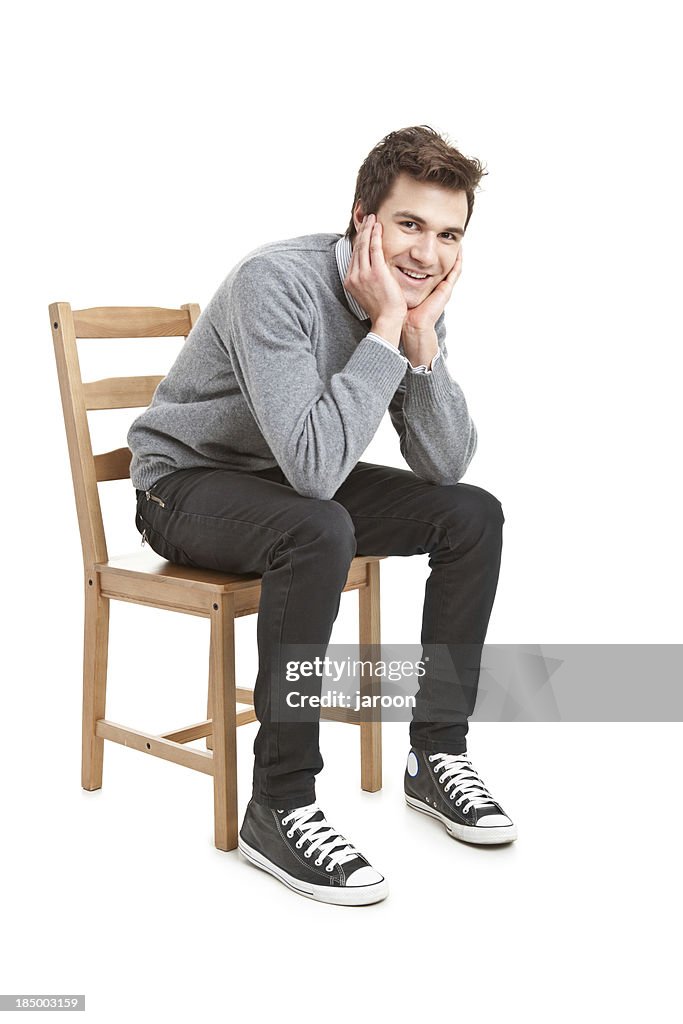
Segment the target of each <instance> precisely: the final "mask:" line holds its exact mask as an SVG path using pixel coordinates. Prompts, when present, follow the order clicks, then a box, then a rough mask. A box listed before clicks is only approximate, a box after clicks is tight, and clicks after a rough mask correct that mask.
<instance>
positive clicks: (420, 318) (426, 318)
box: [401, 245, 462, 367]
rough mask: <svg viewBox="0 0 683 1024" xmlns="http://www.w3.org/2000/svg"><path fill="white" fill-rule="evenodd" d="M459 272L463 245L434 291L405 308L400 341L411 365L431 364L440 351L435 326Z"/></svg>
mask: <svg viewBox="0 0 683 1024" xmlns="http://www.w3.org/2000/svg"><path fill="white" fill-rule="evenodd" d="M461 273H462V245H461V246H460V249H459V250H458V255H457V257H456V259H455V263H454V264H453V267H452V268H451V270H450V271H449V272H448V274H447V275H446V277H444V279H443V281H440V282H439V283H438V285H437V286H436V288H435V289H434V291H432V292H430V293H429V295H428V296H427V298H426V299H424V300H423V301H422V302H421V303H420V304H419V306H413V308H412V309H409V310H408V312H407V314H406V317H405V320H404V322H403V330H402V332H401V341H402V343H403V351H404V352H405V354H406V357H407V359H408V360H409V362H410V363H411V365H412V366H427V367H429V366H431V362H432V359H433V358H434V356H435V355H436V353H437V352H438V351H439V343H438V340H437V337H436V331H435V330H434V325H435V324H436V321H437V320H438V319H439V317H440V316H441V314H442V313H443V311H444V309H445V308H446V303H447V302H448V300H449V299H450V297H451V295H452V294H453V288H454V287H455V282H456V281H457V280H458V278H459V277H460V274H461Z"/></svg>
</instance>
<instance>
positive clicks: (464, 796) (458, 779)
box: [429, 754, 495, 814]
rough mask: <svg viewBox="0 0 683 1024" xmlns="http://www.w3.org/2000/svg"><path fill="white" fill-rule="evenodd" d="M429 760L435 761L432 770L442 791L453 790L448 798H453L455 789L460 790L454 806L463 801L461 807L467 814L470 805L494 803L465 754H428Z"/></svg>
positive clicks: (480, 805)
mask: <svg viewBox="0 0 683 1024" xmlns="http://www.w3.org/2000/svg"><path fill="white" fill-rule="evenodd" d="M429 760H430V761H436V762H437V763H436V764H435V765H434V772H435V773H436V774H437V775H438V776H439V782H441V784H442V785H443V788H444V792H445V793H448V792H449V790H451V789H452V790H453V792H452V793H450V799H451V800H455V793H456V790H459V791H460V796H459V797H458V799H457V800H456V801H455V806H456V807H459V806H460V804H461V803H463V801H464V803H463V808H462V809H463V813H464V814H467V812H468V811H469V809H470V807H477V808H478V807H488V806H490V805H491V804H495V800H494V799H493V797H492V796H491V794H490V793H489V791H488V789H487V788H486V786H485V785H484V783H483V782H482V781H481V779H480V778H479V776H478V774H477V772H476V771H475V769H474V768H473V766H472V762H471V761H470V760H469V759H468V757H467V755H466V754H430V755H429ZM442 769H443V770H442Z"/></svg>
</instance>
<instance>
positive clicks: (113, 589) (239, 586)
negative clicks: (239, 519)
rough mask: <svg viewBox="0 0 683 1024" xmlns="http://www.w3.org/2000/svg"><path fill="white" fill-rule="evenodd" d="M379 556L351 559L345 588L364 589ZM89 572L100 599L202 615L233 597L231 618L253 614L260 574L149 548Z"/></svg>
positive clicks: (125, 555)
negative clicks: (188, 561) (177, 558)
mask: <svg viewBox="0 0 683 1024" xmlns="http://www.w3.org/2000/svg"><path fill="white" fill-rule="evenodd" d="M384 557H386V556H384V555H358V556H356V557H355V558H354V559H353V561H352V562H351V565H350V567H349V574H348V578H347V581H346V586H345V587H344V590H345V591H346V590H354V589H357V588H358V587H364V586H365V583H366V577H367V565H368V563H369V562H379V561H381V560H382V558H384ZM94 568H95V572H96V573H97V574H98V575H99V577H100V590H101V593H102V596H103V597H110V598H115V599H117V600H119V601H132V602H133V603H135V604H150V605H154V606H157V607H165V608H169V609H175V610H176V611H184V612H188V613H190V614H193V615H207V614H209V611H210V608H211V604H212V601H213V600H214V598H215V596H216V595H217V594H227V593H233V594H234V595H235V614H236V615H252V614H254V613H256V612H257V611H258V605H259V601H260V594H261V575H260V574H259V573H230V572H220V571H217V570H214V569H203V568H195V567H194V566H188V565H178V564H177V563H176V562H169V561H168V560H167V559H166V558H162V557H161V556H160V555H157V554H156V552H154V551H153V550H152V549H151V548H144V549H143V550H141V551H133V552H131V553H130V554H124V555H117V556H115V557H114V558H110V559H108V561H106V562H96V563H95V566H94Z"/></svg>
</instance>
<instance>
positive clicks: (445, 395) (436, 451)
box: [389, 313, 477, 484]
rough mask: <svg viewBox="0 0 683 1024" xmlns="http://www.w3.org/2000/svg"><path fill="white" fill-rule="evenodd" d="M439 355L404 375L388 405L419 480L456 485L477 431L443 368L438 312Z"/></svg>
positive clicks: (443, 345)
mask: <svg viewBox="0 0 683 1024" xmlns="http://www.w3.org/2000/svg"><path fill="white" fill-rule="evenodd" d="M435 329H436V336H437V340H438V342H439V351H440V353H441V358H440V359H435V360H434V361H433V362H432V372H431V373H429V374H426V373H414V374H406V376H405V379H404V380H403V381H402V383H401V384H400V386H399V388H398V390H397V391H396V394H395V395H394V397H393V398H392V400H391V402H390V404H389V415H390V417H391V422H392V423H393V425H394V428H395V429H396V432H397V434H398V436H399V444H400V448H401V454H402V455H403V458H404V459H405V460H406V462H407V463H408V465H409V467H410V468H411V469H412V471H413V472H414V473H415V474H416V476H419V477H420V479H422V480H426V481H428V482H429V483H434V484H456V483H457V482H458V481H459V480H460V479H461V477H463V476H464V474H465V471H466V470H467V467H468V466H469V464H470V462H471V461H472V457H473V455H474V452H475V450H476V447H477V431H476V427H475V425H474V423H473V422H472V419H471V417H470V414H469V410H468V408H467V403H466V401H465V396H464V394H463V393H462V390H461V388H460V386H459V385H458V384H457V383H456V382H455V381H454V380H453V378H452V377H451V375H450V374H449V372H448V370H447V368H446V361H445V360H446V357H447V355H448V349H447V348H446V326H445V319H444V314H443V313H442V314H441V316H440V317H439V319H438V320H437V322H436V325H435Z"/></svg>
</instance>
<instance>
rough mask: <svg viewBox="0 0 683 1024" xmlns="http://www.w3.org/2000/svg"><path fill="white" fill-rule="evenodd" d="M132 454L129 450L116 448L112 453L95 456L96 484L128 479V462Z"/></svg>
mask: <svg viewBox="0 0 683 1024" xmlns="http://www.w3.org/2000/svg"><path fill="white" fill-rule="evenodd" d="M132 457H133V453H132V452H131V450H130V448H117V449H116V450H115V451H113V452H103V453H102V454H101V455H96V456H95V474H96V476H97V482H98V483H101V482H102V481H103V480H125V479H126V478H127V477H130V460H131V459H132Z"/></svg>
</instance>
